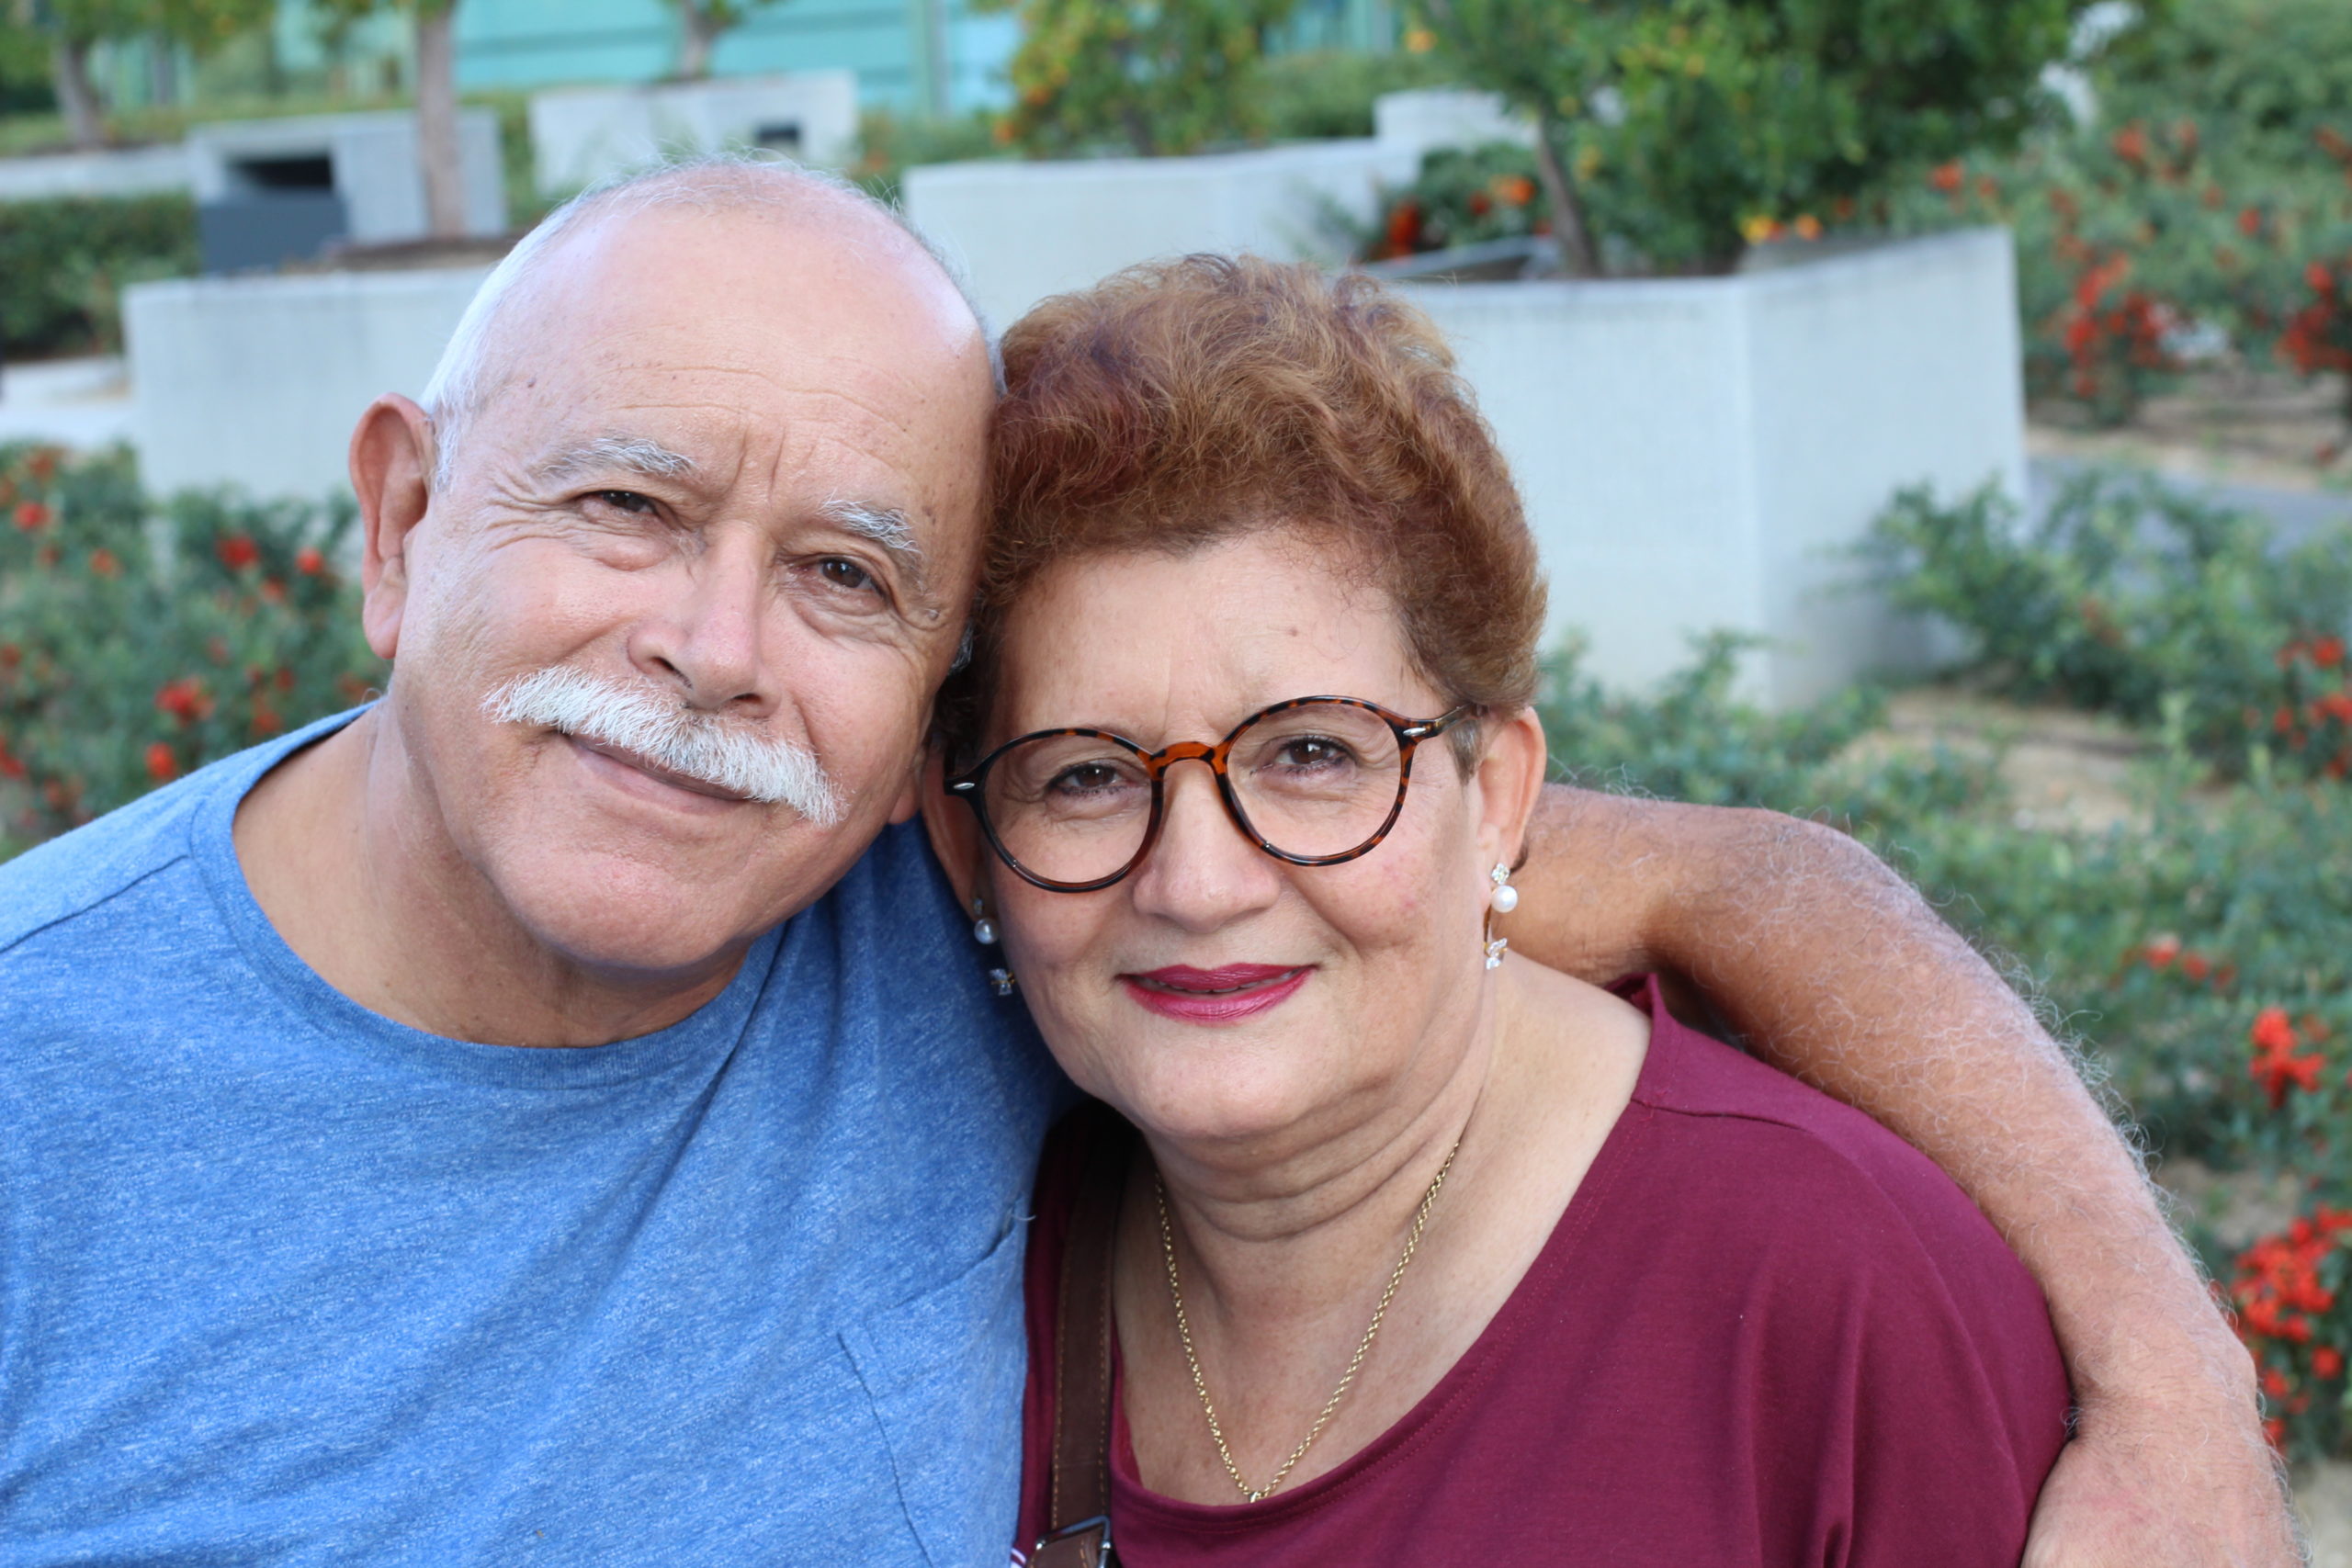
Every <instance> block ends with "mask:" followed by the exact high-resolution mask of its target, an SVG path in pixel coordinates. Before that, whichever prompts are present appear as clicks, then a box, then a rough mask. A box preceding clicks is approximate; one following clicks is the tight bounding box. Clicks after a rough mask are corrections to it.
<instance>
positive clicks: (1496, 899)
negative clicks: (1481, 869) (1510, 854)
mask: <svg viewBox="0 0 2352 1568" xmlns="http://www.w3.org/2000/svg"><path fill="white" fill-rule="evenodd" d="M1487 881H1489V882H1491V883H1493V884H1494V885H1495V887H1494V891H1493V892H1491V893H1489V894H1487V903H1488V904H1490V905H1492V906H1493V907H1494V911H1495V913H1496V914H1498V915H1508V914H1510V912H1511V911H1512V910H1513V909H1516V908H1519V889H1518V888H1516V887H1513V886H1511V885H1510V867H1509V866H1507V865H1502V864H1498V865H1497V866H1496V867H1495V869H1494V870H1492V871H1490V872H1488V873H1487Z"/></svg>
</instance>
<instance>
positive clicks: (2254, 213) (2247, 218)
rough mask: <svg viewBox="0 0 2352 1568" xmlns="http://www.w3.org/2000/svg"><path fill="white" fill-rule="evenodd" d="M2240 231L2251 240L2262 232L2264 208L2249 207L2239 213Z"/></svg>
mask: <svg viewBox="0 0 2352 1568" xmlns="http://www.w3.org/2000/svg"><path fill="white" fill-rule="evenodd" d="M2238 232H2239V233H2241V234H2244V235H2245V237H2246V238H2247V239H2249V240H2251V239H2253V238H2254V237H2255V236H2256V235H2257V234H2259V233H2261V232H2262V209H2260V208H2258V207H2249V208H2247V209H2245V211H2243V212H2241V213H2239V214H2238Z"/></svg>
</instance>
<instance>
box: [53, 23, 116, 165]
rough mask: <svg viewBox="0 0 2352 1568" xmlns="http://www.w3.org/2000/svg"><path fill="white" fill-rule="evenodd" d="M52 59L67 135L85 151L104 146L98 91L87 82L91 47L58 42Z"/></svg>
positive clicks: (69, 42) (82, 44)
mask: <svg viewBox="0 0 2352 1568" xmlns="http://www.w3.org/2000/svg"><path fill="white" fill-rule="evenodd" d="M53 59H54V63H55V66H56V74H57V107H58V108H59V110H60V111H61V112H62V113H63V115H64V116H65V132H66V134H67V135H68V136H70V137H72V138H73V139H74V146H76V147H78V148H81V149H83V150H84V151H87V150H89V149H91V148H95V147H103V146H105V145H106V140H107V129H106V123H105V121H104V120H103V119H102V118H100V116H99V113H98V90H97V88H96V87H95V86H94V85H91V82H90V46H89V45H88V44H86V43H76V42H74V41H72V40H71V39H62V38H61V39H58V40H57V50H56V53H55V55H54V57H53Z"/></svg>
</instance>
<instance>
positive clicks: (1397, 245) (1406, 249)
mask: <svg viewBox="0 0 2352 1568" xmlns="http://www.w3.org/2000/svg"><path fill="white" fill-rule="evenodd" d="M1420 237H1421V208H1420V204H1419V202H1414V201H1400V202H1398V203H1397V205H1396V206H1395V207H1392V208H1390V209H1388V249H1389V251H1390V252H1391V254H1396V255H1400V256H1402V255H1410V254H1412V251H1413V247H1414V245H1415V244H1417V243H1419V241H1420Z"/></svg>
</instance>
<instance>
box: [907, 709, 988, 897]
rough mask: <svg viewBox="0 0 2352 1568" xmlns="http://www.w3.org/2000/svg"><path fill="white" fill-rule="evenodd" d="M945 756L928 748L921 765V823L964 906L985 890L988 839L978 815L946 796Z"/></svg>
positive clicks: (935, 749) (934, 748)
mask: <svg viewBox="0 0 2352 1568" xmlns="http://www.w3.org/2000/svg"><path fill="white" fill-rule="evenodd" d="M946 776H947V763H946V759H945V758H944V757H943V756H942V755H941V754H940V750H939V748H938V747H936V746H933V748H931V750H930V753H929V755H927V756H926V757H925V758H924V759H923V765H922V825H923V829H924V830H925V831H926V832H928V833H929V834H930V835H931V852H932V853H933V854H935V855H937V856H938V857H939V864H940V868H941V869H942V870H944V871H945V872H946V873H947V883H948V886H951V887H953V888H955V889H956V904H957V905H958V906H959V907H960V908H965V909H969V908H971V907H972V900H973V899H974V898H976V897H981V896H982V894H983V893H984V892H985V891H986V886H987V879H988V852H989V851H988V841H987V840H985V839H983V838H982V837H981V836H980V822H979V818H978V816H977V815H975V814H974V812H973V810H972V808H971V807H968V806H967V805H965V804H964V803H963V802H962V801H960V800H951V799H949V798H948V795H947V785H946Z"/></svg>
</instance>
